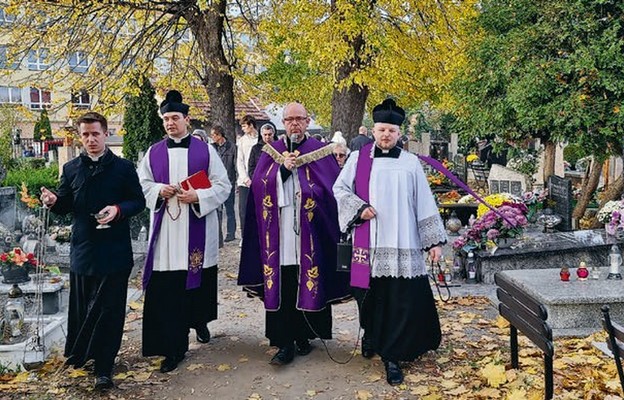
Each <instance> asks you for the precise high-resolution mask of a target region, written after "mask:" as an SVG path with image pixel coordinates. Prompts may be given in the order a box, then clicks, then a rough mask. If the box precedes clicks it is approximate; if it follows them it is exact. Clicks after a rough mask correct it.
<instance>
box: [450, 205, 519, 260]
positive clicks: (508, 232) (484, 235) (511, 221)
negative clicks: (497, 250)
mask: <svg viewBox="0 0 624 400" xmlns="http://www.w3.org/2000/svg"><path fill="white" fill-rule="evenodd" d="M496 211H497V212H494V211H493V210H489V211H487V212H486V213H485V214H483V215H482V216H481V217H479V218H478V219H477V220H476V221H475V222H474V224H473V225H472V226H471V227H470V229H468V230H467V231H466V232H464V233H463V234H462V235H461V236H460V237H459V238H458V239H456V240H455V242H453V248H454V249H455V250H459V249H462V248H464V249H467V248H471V249H473V248H481V249H482V248H485V247H486V246H488V245H494V244H495V243H496V242H497V241H498V240H500V239H504V238H515V237H518V236H519V235H520V234H522V230H523V228H524V227H525V226H526V225H527V224H528V221H527V218H526V213H527V207H526V206H525V205H524V203H518V202H504V203H503V204H501V205H500V206H499V207H497V208H496ZM503 217H504V218H503Z"/></svg>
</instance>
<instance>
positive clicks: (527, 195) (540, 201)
mask: <svg viewBox="0 0 624 400" xmlns="http://www.w3.org/2000/svg"><path fill="white" fill-rule="evenodd" d="M547 198H548V189H547V188H546V189H534V190H529V191H527V192H524V193H523V194H522V202H523V203H524V204H525V205H526V206H527V209H528V212H527V219H528V220H529V221H532V222H535V221H534V219H535V217H536V216H537V213H538V212H539V210H541V209H543V208H545V207H544V205H545V203H546V201H547Z"/></svg>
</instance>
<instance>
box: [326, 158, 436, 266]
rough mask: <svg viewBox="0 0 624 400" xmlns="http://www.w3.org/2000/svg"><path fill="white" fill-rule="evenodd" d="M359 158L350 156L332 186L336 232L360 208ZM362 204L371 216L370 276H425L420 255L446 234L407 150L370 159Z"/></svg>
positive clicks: (423, 178)
mask: <svg viewBox="0 0 624 400" xmlns="http://www.w3.org/2000/svg"><path fill="white" fill-rule="evenodd" d="M374 149H375V146H373V147H372V148H371V154H372V152H373V151H374ZM359 154H360V152H359V151H355V152H353V153H351V156H350V157H349V159H348V160H347V162H346V164H345V166H344V168H343V169H342V171H341V172H340V175H339V176H338V179H337V180H336V183H335V184H334V186H333V190H334V195H335V197H336V202H337V203H338V220H339V223H340V230H341V231H342V232H346V231H347V229H348V227H349V226H350V225H351V224H352V223H353V222H354V221H355V220H357V218H358V217H359V211H360V210H361V208H362V206H364V205H365V204H366V202H364V201H363V200H362V199H361V198H359V197H358V196H357V195H356V194H355V189H354V186H355V185H354V184H355V175H356V167H357V159H358V156H359ZM368 204H370V205H371V206H373V207H374V208H375V211H376V213H377V216H376V217H375V218H373V219H372V220H371V221H370V254H371V264H372V268H371V276H372V277H374V278H376V277H384V276H388V277H403V278H414V277H417V276H422V275H426V268H425V257H424V254H423V251H424V250H427V249H429V248H431V247H434V246H436V245H439V244H443V243H445V242H446V240H447V236H446V231H445V229H444V224H443V223H442V219H441V218H440V213H439V212H438V208H437V206H436V203H435V199H434V198H433V195H432V194H431V189H430V188H429V184H428V183H427V178H426V176H425V173H424V171H423V168H422V165H421V164H420V161H419V159H418V157H417V156H416V155H414V154H411V153H409V152H407V151H401V153H400V155H399V157H398V158H392V157H375V158H374V159H373V166H372V170H371V175H370V184H369V202H368Z"/></svg>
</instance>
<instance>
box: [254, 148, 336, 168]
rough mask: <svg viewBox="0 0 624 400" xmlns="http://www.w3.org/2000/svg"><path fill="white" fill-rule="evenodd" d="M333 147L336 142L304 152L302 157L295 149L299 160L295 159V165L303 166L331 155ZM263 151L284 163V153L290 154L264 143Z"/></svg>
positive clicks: (279, 162) (278, 161)
mask: <svg viewBox="0 0 624 400" xmlns="http://www.w3.org/2000/svg"><path fill="white" fill-rule="evenodd" d="M333 148H334V144H328V145H327V146H323V147H321V148H320V149H318V150H314V151H312V152H310V153H307V154H304V155H302V156H301V157H299V152H298V150H297V151H295V154H297V160H296V161H295V166H296V167H301V166H303V165H306V164H308V163H311V162H313V161H318V160H320V159H321V158H325V157H327V156H330V155H331V154H332V151H333ZM262 151H264V152H265V153H267V154H268V155H269V157H271V158H272V159H273V161H275V162H276V163H278V164H284V159H285V158H286V157H285V156H284V154H289V153H288V152H286V151H285V152H284V154H280V153H278V152H277V150H275V148H274V147H273V146H269V145H264V147H263V148H262ZM272 165H273V164H272Z"/></svg>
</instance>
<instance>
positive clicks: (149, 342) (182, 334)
mask: <svg viewBox="0 0 624 400" xmlns="http://www.w3.org/2000/svg"><path fill="white" fill-rule="evenodd" d="M187 274H188V273H187V271H163V272H161V271H154V272H152V276H151V277H150V280H149V283H148V284H147V287H146V288H145V306H144V309H143V355H144V356H184V353H186V352H187V351H188V344H189V340H188V336H189V332H190V329H191V328H195V327H201V326H205V325H206V324H207V323H208V322H210V321H213V320H215V319H217V267H216V266H213V267H210V268H204V269H202V277H201V285H200V287H198V288H196V289H190V290H187V289H186V277H187Z"/></svg>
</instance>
